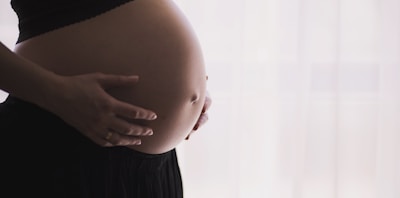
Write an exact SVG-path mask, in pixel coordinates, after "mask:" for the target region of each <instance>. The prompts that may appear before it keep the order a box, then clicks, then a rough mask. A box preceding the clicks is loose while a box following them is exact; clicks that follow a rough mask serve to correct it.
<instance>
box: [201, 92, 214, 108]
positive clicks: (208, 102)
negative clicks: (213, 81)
mask: <svg viewBox="0 0 400 198" xmlns="http://www.w3.org/2000/svg"><path fill="white" fill-rule="evenodd" d="M211 103H212V100H211V97H210V94H209V93H208V92H207V93H206V97H205V100H204V105H203V109H202V113H205V112H207V111H208V109H209V108H210V106H211Z"/></svg>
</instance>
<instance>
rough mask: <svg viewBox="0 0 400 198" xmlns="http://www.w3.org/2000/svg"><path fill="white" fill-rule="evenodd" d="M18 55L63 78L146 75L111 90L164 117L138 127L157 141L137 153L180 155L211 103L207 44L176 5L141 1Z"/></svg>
mask: <svg viewBox="0 0 400 198" xmlns="http://www.w3.org/2000/svg"><path fill="white" fill-rule="evenodd" d="M14 51H15V53H17V54H19V55H21V56H23V57H25V58H27V59H29V60H31V61H33V62H35V63H37V64H39V65H41V66H43V67H45V68H47V69H49V70H51V71H54V72H55V73H58V74H61V75H77V74H84V73H91V72H103V73H110V74H123V75H132V74H133V75H139V78H140V80H139V83H138V84H135V85H133V86H132V87H124V88H118V89H113V90H108V91H109V93H110V94H111V95H113V96H115V97H116V98H118V99H121V100H124V101H127V102H130V103H132V104H134V105H137V106H141V107H144V108H147V109H150V110H153V111H155V112H156V113H157V115H158V118H157V119H156V120H155V121H139V120H131V122H136V123H140V124H143V125H147V126H149V127H151V128H152V129H153V131H154V135H152V136H149V137H144V138H142V144H141V145H139V146H132V147H131V148H132V149H134V150H137V151H141V152H145V153H150V154H159V153H163V152H166V151H169V150H171V149H173V148H175V147H176V146H177V145H178V144H179V143H180V142H181V141H183V140H184V139H185V137H186V136H187V135H188V133H189V132H190V131H191V130H192V128H193V126H194V125H195V123H196V121H197V119H198V117H199V115H200V113H201V110H202V107H203V104H204V100H205V90H206V71H205V66H204V61H203V56H202V52H201V48H200V45H199V43H198V41H197V38H196V36H195V34H194V32H193V30H192V29H191V26H190V24H189V23H188V21H187V20H186V18H185V16H184V15H183V14H182V12H181V11H180V10H179V9H178V8H177V6H176V5H175V4H174V2H173V1H171V0H135V1H133V2H130V3H126V4H124V5H122V6H120V7H118V8H115V9H113V10H111V11H108V12H106V13H103V14H102V15H99V16H97V17H94V18H91V19H89V20H85V21H82V22H79V23H76V24H73V25H69V26H66V27H63V28H60V29H57V30H54V31H51V32H48V33H45V34H42V35H39V36H37V37H34V38H30V39H28V40H26V41H24V42H21V43H19V44H18V45H17V46H16V48H15V50H14Z"/></svg>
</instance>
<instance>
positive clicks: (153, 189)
mask: <svg viewBox="0 0 400 198" xmlns="http://www.w3.org/2000/svg"><path fill="white" fill-rule="evenodd" d="M0 134H1V136H0V138H1V142H2V143H1V145H2V146H1V148H2V153H3V154H2V156H1V163H2V171H1V172H2V175H1V180H2V185H1V186H2V187H1V190H2V193H4V194H8V193H10V194H9V195H10V196H8V197H27V196H28V197H53V198H181V197H183V190H182V180H181V173H180V169H179V164H178V161H177V156H176V151H175V149H173V150H171V151H169V152H166V153H162V154H156V155H154V154H146V153H142V152H138V151H134V150H132V149H129V148H126V147H101V146H98V145H97V144H95V143H93V142H92V141H91V140H89V139H88V138H86V137H84V136H83V135H82V134H81V133H79V132H78V131H77V130H75V129H74V128H72V127H71V126H69V125H67V124H66V123H65V122H63V121H62V120H61V119H59V118H58V117H57V116H55V115H53V114H52V113H50V112H48V111H45V110H43V109H41V108H39V107H37V106H35V105H33V104H31V103H28V102H25V101H22V100H19V99H17V98H15V97H8V98H7V99H6V101H4V102H3V103H1V104H0Z"/></svg>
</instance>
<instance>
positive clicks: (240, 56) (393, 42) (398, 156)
mask: <svg viewBox="0 0 400 198" xmlns="http://www.w3.org/2000/svg"><path fill="white" fill-rule="evenodd" d="M1 1H2V2H1V3H2V4H4V6H3V5H2V6H1V7H0V17H1V20H0V30H1V32H0V36H1V39H2V41H5V40H7V42H8V43H9V44H10V46H11V45H12V44H13V42H14V39H15V37H14V36H13V35H14V32H15V28H16V24H12V25H7V24H11V23H9V21H12V23H16V21H15V20H14V18H13V17H11V16H10V15H12V14H13V13H12V12H9V11H8V9H9V6H8V5H6V4H8V3H9V0H1ZM175 2H177V4H178V5H179V6H180V7H181V9H182V10H183V11H184V12H185V13H186V15H187V16H188V18H189V20H190V21H191V22H192V25H193V27H194V29H195V30H196V32H197V34H198V36H199V39H200V42H201V44H202V47H203V50H204V55H205V59H206V64H207V70H208V75H209V82H208V83H209V84H208V85H209V87H208V89H209V92H210V93H211V96H212V99H213V105H212V107H211V109H210V111H209V114H210V120H209V121H208V123H207V124H206V125H205V126H203V127H202V128H201V129H200V131H199V132H198V133H197V134H195V135H193V136H192V137H191V139H190V140H189V141H186V142H184V143H182V144H181V145H180V146H179V148H178V152H179V153H178V154H179V157H180V158H179V160H180V163H181V168H182V176H183V179H184V188H185V195H186V197H187V198H204V197H207V198H322V197H323V198H400V1H399V0H229V1H228V0H203V1H195V0H175ZM7 6H8V7H7ZM8 12H9V13H11V14H6V13H8Z"/></svg>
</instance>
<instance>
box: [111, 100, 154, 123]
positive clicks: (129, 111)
mask: <svg viewBox="0 0 400 198" xmlns="http://www.w3.org/2000/svg"><path fill="white" fill-rule="evenodd" d="M114 113H115V114H117V115H119V116H122V117H124V118H129V119H143V120H155V119H157V114H156V113H155V112H153V111H150V110H147V109H144V108H141V107H137V106H134V105H131V104H129V103H125V102H121V101H117V100H116V101H115V102H114Z"/></svg>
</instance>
